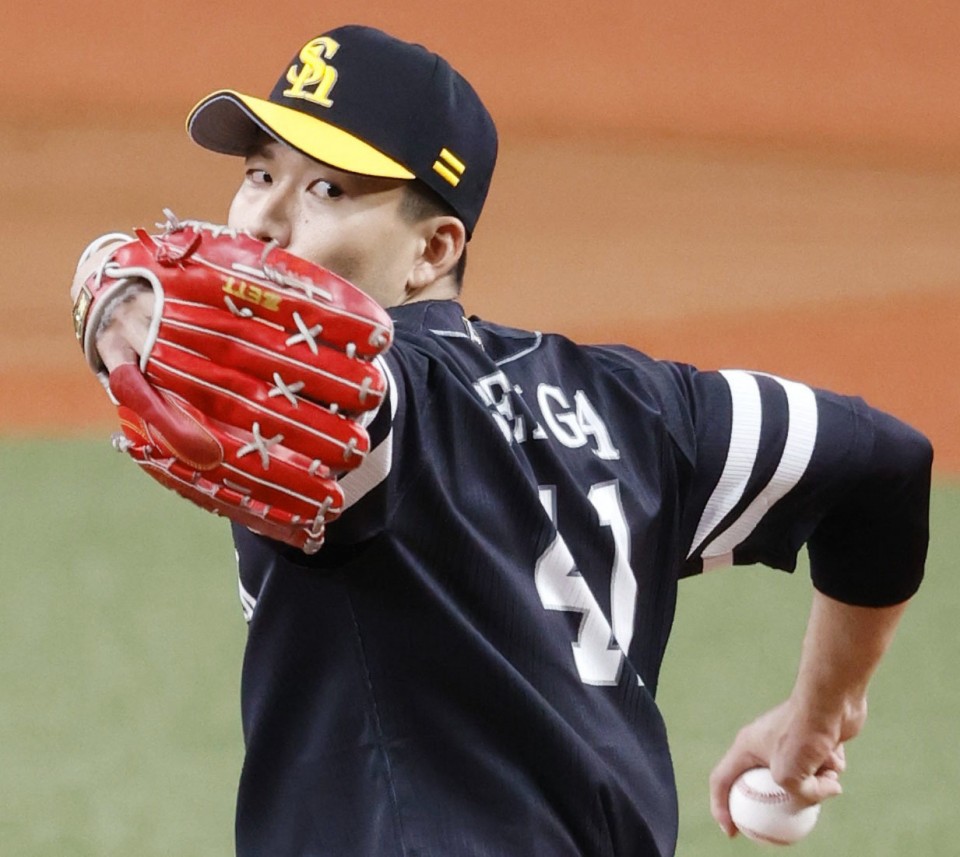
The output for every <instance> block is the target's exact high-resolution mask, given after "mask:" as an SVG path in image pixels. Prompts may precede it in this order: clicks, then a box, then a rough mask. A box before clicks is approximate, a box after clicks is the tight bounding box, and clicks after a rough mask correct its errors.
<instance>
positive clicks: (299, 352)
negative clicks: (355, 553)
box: [73, 212, 393, 553]
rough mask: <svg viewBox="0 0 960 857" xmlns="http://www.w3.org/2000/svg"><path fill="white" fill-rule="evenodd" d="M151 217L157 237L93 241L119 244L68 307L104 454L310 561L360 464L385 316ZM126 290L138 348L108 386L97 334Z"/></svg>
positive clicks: (249, 245) (295, 268)
mask: <svg viewBox="0 0 960 857" xmlns="http://www.w3.org/2000/svg"><path fill="white" fill-rule="evenodd" d="M166 214H167V217H168V222H167V224H165V226H164V227H163V232H162V234H156V235H150V234H148V233H147V232H146V231H144V230H142V229H137V230H135V233H136V236H135V237H132V236H124V235H119V236H118V235H117V234H116V233H114V234H111V235H109V236H104V238H106V239H108V240H111V241H113V242H117V241H120V243H118V244H115V245H114V246H113V247H112V248H111V249H110V250H108V251H107V255H106V257H105V258H104V260H103V261H102V263H101V264H100V265H99V266H98V268H97V270H96V272H95V273H94V274H92V275H91V276H90V277H89V278H88V279H87V280H86V281H85V283H84V284H83V286H82V287H81V288H80V290H79V294H78V296H77V298H76V302H75V305H74V313H73V316H74V325H75V330H76V334H77V338H78V339H79V340H80V342H81V344H82V346H83V350H84V353H85V354H86V358H87V362H88V363H89V364H90V366H91V368H92V369H93V370H94V371H95V372H96V373H97V374H98V375H99V376H100V378H101V380H102V381H103V383H104V385H105V386H106V387H107V390H108V392H109V393H110V395H111V398H112V399H113V401H114V403H115V404H116V405H117V407H118V413H119V418H120V427H121V432H120V433H118V434H117V435H115V436H114V445H115V446H117V448H118V449H120V450H122V451H124V452H126V453H128V454H129V455H130V456H131V457H132V458H133V459H134V461H136V462H137V464H139V465H140V466H141V467H142V468H143V469H144V470H145V471H146V472H147V473H148V474H149V475H150V476H152V477H153V478H154V479H156V480H157V481H158V482H160V483H162V484H163V485H165V486H166V487H168V488H171V489H173V490H174V491H176V492H177V493H178V494H180V495H182V496H183V497H186V498H187V499H189V500H191V501H192V502H194V503H195V504H197V505H198V506H201V507H202V508H204V509H207V510H209V511H212V512H215V513H217V514H221V515H224V516H226V517H227V518H230V519H231V520H234V521H237V522H239V523H241V524H243V525H244V526H246V527H248V528H249V529H251V530H253V531H255V532H258V533H261V534H263V535H266V536H269V537H270V538H274V539H277V540H279V541H282V542H285V543H287V544H290V545H293V546H295V547H298V548H300V549H302V550H304V551H305V552H307V553H313V552H315V551H316V550H318V549H319V547H320V545H321V544H322V542H323V536H324V528H325V525H326V524H327V523H328V522H329V521H331V520H333V519H335V518H336V517H337V516H338V515H339V514H340V512H341V511H342V506H343V493H342V491H341V489H340V486H339V485H338V482H337V480H338V477H339V476H341V475H342V474H344V473H346V472H347V471H349V470H352V469H354V468H356V467H357V466H358V465H359V464H360V463H361V462H362V461H363V459H364V456H365V455H366V453H367V451H368V450H369V446H370V441H369V437H368V435H367V432H366V430H365V428H364V424H365V420H366V421H369V419H370V418H371V414H370V412H372V411H374V410H375V409H376V408H377V407H378V406H379V405H380V403H381V402H382V400H383V397H384V394H385V390H386V382H385V379H384V376H383V374H382V372H381V371H380V369H379V367H378V366H377V363H376V362H375V361H376V358H377V356H378V355H380V354H382V353H383V352H384V351H385V350H386V349H387V347H388V346H389V345H390V342H391V339H392V336H393V327H392V323H391V320H390V317H389V316H388V315H387V314H386V313H385V312H384V310H383V309H382V308H381V307H380V306H379V305H378V304H377V303H376V302H374V301H373V300H372V299H371V298H369V297H368V296H367V295H365V294H364V293H363V292H361V291H360V290H359V289H357V288H355V287H354V286H352V285H351V284H350V283H348V282H347V281H345V280H343V279H341V278H339V277H337V276H336V275H335V274H332V273H331V272H329V271H327V270H324V269H323V268H320V267H318V266H316V265H313V264H311V263H309V262H306V261H304V260H303V259H300V258H298V257H296V256H294V255H292V254H290V253H287V252H286V251H284V250H283V249H281V248H279V247H277V246H276V245H275V244H267V243H264V242H262V241H259V240H257V239H255V238H252V237H250V236H249V235H247V234H244V233H238V232H236V231H234V230H230V229H227V228H226V227H222V226H214V225H212V224H207V223H200V222H196V221H182V222H181V221H178V220H177V219H176V218H175V217H174V216H173V215H172V214H170V213H169V212H166ZM104 243H105V242H104ZM96 244H97V242H94V245H96ZM94 245H91V247H93V246H94ZM90 249H91V248H88V251H87V253H86V254H85V255H89V252H90ZM131 288H133V289H140V290H141V291H142V290H143V289H145V288H147V289H150V290H151V291H152V293H153V314H152V317H151V321H150V326H149V334H148V336H147V341H146V342H145V343H144V345H143V347H142V350H141V351H140V352H139V354H140V357H139V363H125V364H122V365H120V366H119V367H116V368H114V369H113V371H111V372H110V373H109V375H108V374H107V372H106V369H105V368H104V366H103V364H102V362H101V360H100V356H99V354H98V352H97V335H98V332H99V331H101V330H102V329H103V328H104V327H105V326H106V325H108V324H109V323H110V318H111V315H112V314H114V313H115V312H117V307H118V306H119V305H121V304H122V303H123V302H124V301H125V300H127V299H128V298H129V294H130V291H131Z"/></svg>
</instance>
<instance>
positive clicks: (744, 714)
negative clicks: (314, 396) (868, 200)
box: [0, 439, 960, 857]
mask: <svg viewBox="0 0 960 857" xmlns="http://www.w3.org/2000/svg"><path fill="white" fill-rule="evenodd" d="M0 512H2V514H0V520H2V525H0V526H2V529H0V546H2V547H0V569H2V577H0V583H2V598H0V694H2V695H0V747H2V750H0V853H3V854H11V855H30V857H40V855H43V857H47V855H49V857H54V855H56V857H74V855H77V856H78V857H79V855H83V857H86V856H87V855H97V857H114V855H116V857H120V855H123V857H130V855H137V857H151V856H152V855H165V857H166V855H179V857H187V855H204V857H212V855H229V854H231V853H232V848H233V801H234V794H235V788H236V781H237V777H238V775H239V769H240V764H241V759H242V754H241V744H242V738H241V732H240V725H239V702H238V694H239V675H240V664H241V656H242V648H243V641H244V634H245V626H244V622H243V619H242V615H241V612H240V605H239V600H238V597H237V584H236V574H235V563H234V558H233V549H232V546H231V543H230V538H229V533H228V531H227V527H226V525H225V524H224V523H223V521H221V520H219V519H217V518H214V517H213V516H210V515H206V514H204V513H202V512H199V511H198V510H196V509H194V508H193V507H191V506H189V504H186V503H183V502H182V501H179V500H178V499H177V498H176V497H175V496H174V495H173V494H170V493H168V492H166V491H164V490H163V489H161V488H160V487H159V486H157V485H155V484H153V483H152V482H151V481H150V480H147V479H144V478H142V476H140V475H139V474H138V473H137V472H136V468H135V467H134V466H133V465H132V464H130V463H129V462H128V461H127V460H126V459H125V458H124V457H123V456H121V455H117V454H116V453H114V452H113V451H112V450H111V449H110V446H109V443H108V442H107V441H106V439H104V440H102V441H86V440H84V441H57V442H54V441H42V440H16V439H7V440H5V441H2V442H0ZM958 516H960V486H958V485H956V484H955V483H950V482H947V481H944V480H940V481H939V482H938V483H937V486H936V490H935V494H934V498H933V525H932V529H933V537H932V544H931V556H930V561H929V563H928V571H927V581H926V582H925V585H924V587H923V588H922V589H921V591H920V594H919V595H918V596H917V598H916V599H915V600H914V604H913V605H912V606H911V609H910V610H909V611H908V613H907V615H906V618H905V620H904V623H903V625H902V626H901V629H900V632H899V634H898V637H897V640H896V642H895V644H894V647H893V649H892V650H891V652H890V653H889V655H888V657H887V659H886V660H885V662H884V664H883V666H882V667H881V670H880V672H879V673H878V675H877V677H876V679H875V680H874V684H873V688H872V693H871V700H870V701H871V713H870V718H869V720H868V723H867V726H866V729H865V730H864V732H863V734H862V735H861V736H860V738H859V739H858V740H857V741H856V742H853V743H852V744H851V745H850V747H849V748H848V760H849V770H848V772H847V773H846V775H845V776H844V787H845V794H844V795H843V796H842V797H840V798H838V799H835V800H833V801H831V802H830V803H828V804H827V805H826V806H825V807H824V811H823V813H822V815H821V819H820V823H819V825H818V827H817V829H816V830H815V831H814V833H813V834H812V835H811V837H810V838H809V839H808V840H806V841H805V842H803V843H801V844H800V845H797V846H795V847H794V849H793V851H792V852H791V853H794V854H796V855H798V857H800V855H805V857H813V855H830V857H835V855H838V854H840V855H867V854H869V855H872V857H885V856H886V855H889V857H894V855H897V857H901V855H904V854H908V853H913V854H918V855H919V854H922V855H925V857H940V856H941V855H942V857H954V855H956V854H957V853H958V846H957V843H958V842H960V817H958V813H957V811H956V809H955V803H956V800H957V797H958V796H960V750H958V742H957V737H958V728H957V723H956V718H957V711H958V708H960V693H958V684H957V682H956V679H955V670H956V665H957V664H958V662H960V657H958V655H960V634H958V633H957V626H958V622H960V610H958V608H960V587H958V586H957V585H956V583H955V581H953V579H952V570H953V565H954V561H955V560H954V558H955V557H957V556H958V555H960V533H958V532H957V528H956V527H955V526H954V525H953V524H952V522H955V521H956V520H958ZM809 602H810V586H809V583H808V580H807V577H806V570H805V569H801V570H800V571H798V573H797V574H795V575H793V576H788V575H783V574H779V573H775V572H768V571H766V570H762V569H729V570H724V571H718V572H714V573H712V574H710V575H707V576H704V577H703V578H697V579H695V580H692V581H687V582H685V583H684V584H683V585H682V586H681V600H680V606H679V610H678V618H677V622H676V626H675V630H674V637H673V642H672V645H671V648H670V649H669V651H668V656H667V661H666V664H665V668H664V673H663V677H662V681H661V688H660V704H661V706H662V708H663V709H664V712H665V716H666V718H667V722H668V725H669V727H670V732H671V736H672V743H673V752H674V756H675V760H676V767H677V774H678V780H679V788H680V800H681V819H682V820H681V835H680V846H679V850H678V854H679V855H681V857H699V855H721V857H722V855H737V854H742V855H749V854H753V853H762V850H768V849H762V848H761V846H757V845H755V844H753V843H750V842H748V841H746V840H744V839H742V838H739V839H737V840H734V841H732V842H731V841H727V840H725V839H724V837H723V836H722V835H721V834H720V832H719V830H718V829H717V828H716V825H715V824H714V822H713V821H712V819H711V817H710V814H709V809H708V796H707V777H708V775H709V772H710V769H711V767H712V766H713V764H714V763H715V762H716V760H717V759H719V757H720V756H721V755H722V753H723V752H724V750H725V749H726V747H727V745H728V743H729V741H730V740H731V739H732V738H733V735H734V733H735V732H736V730H737V729H738V728H739V727H740V726H741V725H743V724H744V723H746V722H747V721H748V720H750V719H751V718H752V717H753V716H755V715H756V714H758V713H760V712H761V711H762V710H764V709H766V708H768V707H770V706H772V705H773V704H775V703H777V702H779V701H780V700H781V699H782V698H783V696H784V695H785V694H786V693H787V691H788V690H789V688H790V685H791V683H792V679H793V674H794V670H795V667H796V659H797V653H798V648H799V640H800V636H801V634H802V632H803V627H804V623H805V620H806V613H807V610H808V607H809ZM758 849H761V851H760V852H758ZM278 857H279V855H278Z"/></svg>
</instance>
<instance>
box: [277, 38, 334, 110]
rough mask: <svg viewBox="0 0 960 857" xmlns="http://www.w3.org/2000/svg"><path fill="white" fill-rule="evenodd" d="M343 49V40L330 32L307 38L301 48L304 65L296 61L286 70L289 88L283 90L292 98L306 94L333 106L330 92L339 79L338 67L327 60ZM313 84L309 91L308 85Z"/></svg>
mask: <svg viewBox="0 0 960 857" xmlns="http://www.w3.org/2000/svg"><path fill="white" fill-rule="evenodd" d="M338 50H340V43H339V42H337V41H336V40H335V39H332V38H330V37H329V36H320V37H319V38H316V39H313V40H311V41H309V42H307V43H306V44H305V45H304V46H303V49H302V50H301V51H300V62H301V63H303V65H302V66H301V67H300V68H299V69H298V68H297V66H296V64H294V65H292V66H290V68H289V70H288V71H287V81H288V83H289V84H290V88H289V89H285V90H284V91H283V94H284V95H286V96H287V97H289V98H303V99H305V100H306V101H312V102H313V103H314V104H319V105H321V106H322V107H333V99H331V98H330V93H331V92H332V91H333V87H334V86H335V85H336V82H337V70H336V69H335V68H334V67H333V66H332V65H328V64H327V63H326V62H325V61H324V57H326V58H327V59H333V57H334V56H336V53H337V51H338ZM311 86H312V87H313V90H312V91H310V90H309V89H308V87H311Z"/></svg>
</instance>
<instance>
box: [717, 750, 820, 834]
mask: <svg viewBox="0 0 960 857" xmlns="http://www.w3.org/2000/svg"><path fill="white" fill-rule="evenodd" d="M819 815H820V804H812V805H811V804H805V803H802V802H801V801H798V800H797V799H796V798H794V797H792V796H791V795H790V794H789V793H788V792H786V791H785V790H784V789H782V788H781V787H780V786H778V785H777V784H776V782H775V781H774V779H773V776H772V775H771V774H770V770H769V768H752V769H751V770H749V771H746V772H744V773H743V774H741V775H740V776H739V777H738V778H737V780H736V782H734V784H733V788H731V789H730V816H731V817H732V818H733V823H734V824H736V825H737V829H738V830H739V831H740V832H741V833H743V834H744V836H747V837H749V838H750V839H753V840H755V841H757V842H767V843H770V844H772V845H792V844H793V843H794V842H799V841H800V840H801V839H803V837H805V836H806V835H807V834H808V833H809V832H810V831H811V830H813V827H814V825H815V824H816V823H817V817H818V816H819Z"/></svg>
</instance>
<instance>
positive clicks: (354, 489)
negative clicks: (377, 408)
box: [340, 357, 397, 509]
mask: <svg viewBox="0 0 960 857" xmlns="http://www.w3.org/2000/svg"><path fill="white" fill-rule="evenodd" d="M376 362H377V364H378V365H379V366H380V369H381V370H383V374H384V376H385V377H386V379H387V398H389V400H390V431H389V432H387V436H386V437H384V439H383V440H382V441H380V443H378V444H377V445H376V446H375V447H374V448H373V449H371V450H370V452H368V453H367V457H366V458H365V459H364V461H363V464H361V465H360V466H359V467H358V468H357V469H356V470H352V471H350V473H348V474H347V475H346V476H344V477H343V478H342V479H341V480H340V487H341V488H342V489H343V508H344V509H349V508H350V507H351V506H352V505H353V504H354V503H356V502H358V501H359V500H361V499H362V498H363V497H365V496H366V495H367V494H368V493H370V492H371V491H372V490H373V489H374V488H376V487H377V486H378V485H379V484H380V483H381V482H383V480H384V479H386V478H387V476H388V475H389V473H390V468H391V467H392V466H393V420H394V418H395V417H396V415H397V382H396V381H395V380H394V377H393V373H392V372H391V371H390V367H389V366H388V365H387V361H386V360H384V359H383V358H382V357H378V358H377V359H376ZM381 407H382V403H381ZM374 416H375V415H374Z"/></svg>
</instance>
